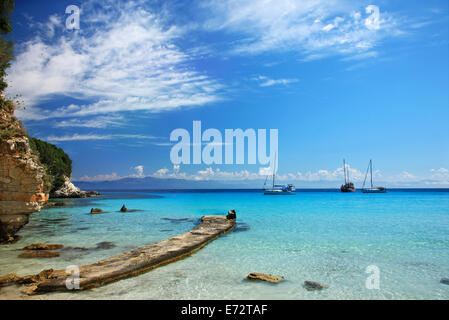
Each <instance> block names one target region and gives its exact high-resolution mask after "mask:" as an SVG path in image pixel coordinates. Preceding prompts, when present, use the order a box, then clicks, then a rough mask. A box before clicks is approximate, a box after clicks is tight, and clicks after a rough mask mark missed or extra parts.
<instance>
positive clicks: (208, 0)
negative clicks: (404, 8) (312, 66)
mask: <svg viewBox="0 0 449 320" xmlns="http://www.w3.org/2000/svg"><path fill="white" fill-rule="evenodd" d="M203 6H204V7H205V8H207V9H209V10H210V11H212V12H213V14H212V16H211V18H210V19H209V20H208V22H207V23H206V24H205V28H206V29H208V30H211V31H216V30H225V31H228V32H230V33H238V34H241V35H242V37H241V41H238V42H236V44H235V46H234V47H233V52H234V53H239V54H242V53H245V54H259V53H263V52H268V51H287V50H288V51H297V52H300V53H301V54H302V55H303V59H306V60H308V59H310V58H309V57H317V55H319V56H320V57H325V56H329V55H335V54H338V55H343V56H350V55H354V54H360V53H363V52H366V51H370V50H372V49H373V48H374V47H376V46H377V45H378V44H379V42H380V41H381V40H382V39H384V38H387V37H395V36H399V35H401V34H402V32H401V30H400V26H399V22H398V21H399V19H398V18H397V17H395V16H393V15H392V14H390V13H389V12H386V11H382V8H380V15H379V18H378V19H377V21H375V19H374V16H373V14H374V13H375V12H374V11H373V7H372V6H366V7H364V6H361V5H360V2H358V1H350V0H344V1H324V0H318V1H317V0H301V1H292V0H238V1H237V0H235V1H234V0H230V1H221V0H205V1H203Z"/></svg>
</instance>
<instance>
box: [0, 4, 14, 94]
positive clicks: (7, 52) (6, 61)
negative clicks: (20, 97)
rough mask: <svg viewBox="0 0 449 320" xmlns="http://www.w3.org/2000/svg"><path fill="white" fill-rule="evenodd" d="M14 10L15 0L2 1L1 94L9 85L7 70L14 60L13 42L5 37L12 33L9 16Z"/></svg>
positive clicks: (0, 25) (0, 12) (0, 14)
mask: <svg viewBox="0 0 449 320" xmlns="http://www.w3.org/2000/svg"><path fill="white" fill-rule="evenodd" d="M13 10H14V1H13V0H0V93H1V92H3V91H4V90H5V89H6V87H7V86H8V84H7V83H6V82H5V76H6V69H8V68H9V66H10V62H11V60H12V59H14V55H13V41H12V40H6V39H4V37H3V36H4V35H6V34H8V33H10V32H11V31H12V28H11V25H10V24H9V22H10V20H9V15H10V14H11V12H12V11H13Z"/></svg>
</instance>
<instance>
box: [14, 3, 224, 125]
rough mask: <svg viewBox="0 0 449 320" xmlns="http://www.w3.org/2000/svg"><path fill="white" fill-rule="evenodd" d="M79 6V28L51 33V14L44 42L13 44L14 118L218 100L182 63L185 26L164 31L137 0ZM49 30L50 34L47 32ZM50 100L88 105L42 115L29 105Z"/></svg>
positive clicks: (209, 83)
mask: <svg viewBox="0 0 449 320" xmlns="http://www.w3.org/2000/svg"><path fill="white" fill-rule="evenodd" d="M96 2H97V1H88V2H85V3H84V4H83V5H82V8H81V9H82V12H83V14H82V25H81V30H78V31H76V32H69V31H64V32H58V33H55V32H54V26H56V25H57V24H58V23H59V22H60V20H61V17H58V16H54V15H53V16H51V17H50V18H49V20H48V23H47V26H48V27H49V28H50V31H51V32H50V33H51V35H52V39H51V40H48V39H46V38H45V37H41V36H36V37H35V38H34V39H32V40H30V41H28V42H26V43H23V44H20V45H19V46H18V48H17V49H18V54H17V55H16V60H15V61H14V62H13V64H12V66H11V69H10V70H9V76H8V81H9V83H10V87H9V89H8V94H9V95H15V94H17V93H20V94H21V95H22V97H23V100H24V102H25V105H26V106H27V110H26V112H20V111H19V112H17V113H18V116H19V117H21V118H22V119H45V118H50V117H75V116H76V117H81V116H85V115H97V114H106V113H107V114H111V113H114V112H119V111H130V110H145V111H151V112H156V111H163V110H173V109H177V108H181V107H183V106H201V105H204V104H207V103H210V102H214V101H217V100H218V99H219V96H218V93H217V92H218V91H219V90H220V88H221V86H220V85H219V84H218V83H217V82H216V81H215V80H213V79H211V78H210V77H208V76H207V75H205V74H201V73H200V72H198V71H195V70H194V69H193V68H189V67H187V66H186V63H187V62H188V61H189V60H190V59H191V57H190V56H189V55H187V54H186V53H184V52H183V51H182V50H181V49H180V48H179V47H177V46H176V45H175V44H174V43H175V40H176V39H178V38H180V37H181V36H182V35H183V34H184V32H186V29H183V28H182V27H177V26H171V27H166V25H165V24H164V19H163V17H161V16H160V15H156V14H155V13H153V12H150V11H148V10H146V9H145V8H144V6H143V5H141V3H140V1H126V2H113V1H106V2H102V3H101V6H102V7H103V8H107V10H102V11H101V12H98V10H97V9H96V6H95V3H96ZM52 28H53V29H52ZM55 95H63V96H70V97H73V98H77V99H82V100H89V101H94V102H92V103H88V104H84V105H69V106H65V107H61V108H58V109H57V110H51V111H50V110H48V109H44V107H42V108H40V109H37V108H30V107H33V106H36V105H37V104H40V103H42V102H44V101H46V100H48V99H50V98H52V97H53V96H55Z"/></svg>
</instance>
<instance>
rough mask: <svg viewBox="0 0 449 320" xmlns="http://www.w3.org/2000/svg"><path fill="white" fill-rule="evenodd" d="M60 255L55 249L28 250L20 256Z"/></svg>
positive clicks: (43, 256) (45, 256)
mask: <svg viewBox="0 0 449 320" xmlns="http://www.w3.org/2000/svg"><path fill="white" fill-rule="evenodd" d="M56 257H59V253H57V252H54V251H45V250H37V251H28V252H25V253H22V254H21V255H19V258H56Z"/></svg>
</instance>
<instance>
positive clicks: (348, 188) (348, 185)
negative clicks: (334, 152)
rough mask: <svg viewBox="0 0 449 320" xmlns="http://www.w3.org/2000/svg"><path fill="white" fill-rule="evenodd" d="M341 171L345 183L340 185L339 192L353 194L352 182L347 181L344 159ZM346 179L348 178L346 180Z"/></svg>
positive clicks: (347, 171) (347, 175)
mask: <svg viewBox="0 0 449 320" xmlns="http://www.w3.org/2000/svg"><path fill="white" fill-rule="evenodd" d="M343 170H344V176H345V183H344V184H342V185H341V187H340V191H341V192H355V187H354V184H353V183H352V182H350V180H349V170H347V169H346V162H345V159H343ZM346 177H348V178H347V179H346Z"/></svg>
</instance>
